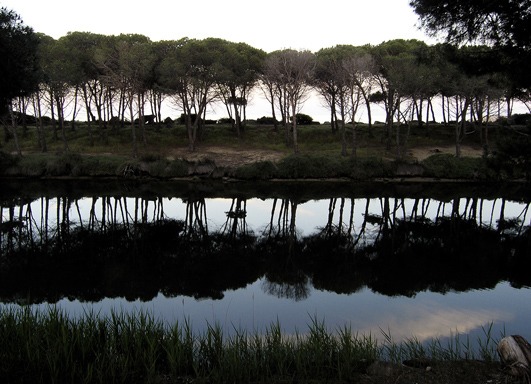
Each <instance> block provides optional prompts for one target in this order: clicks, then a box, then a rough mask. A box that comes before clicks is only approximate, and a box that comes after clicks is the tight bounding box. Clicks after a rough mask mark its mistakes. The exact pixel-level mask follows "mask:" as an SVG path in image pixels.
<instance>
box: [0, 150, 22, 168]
mask: <svg viewBox="0 0 531 384" xmlns="http://www.w3.org/2000/svg"><path fill="white" fill-rule="evenodd" d="M17 162H18V159H17V157H16V156H13V155H11V154H10V153H6V152H2V151H0V173H4V172H5V170H6V169H8V168H10V167H12V166H14V165H16V164H17Z"/></svg>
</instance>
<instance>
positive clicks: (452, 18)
mask: <svg viewBox="0 0 531 384" xmlns="http://www.w3.org/2000/svg"><path fill="white" fill-rule="evenodd" d="M410 5H411V6H412V7H413V9H414V11H415V12H416V13H417V14H418V15H419V17H420V20H421V23H422V26H423V27H424V28H425V29H427V30H428V31H430V32H432V33H434V34H437V33H441V32H444V33H446V38H447V40H449V41H452V42H456V43H462V42H464V41H477V40H480V41H482V42H483V41H489V42H492V43H494V44H495V45H498V46H514V47H517V48H520V49H524V50H529V49H530V48H531V40H530V39H531V33H530V29H529V28H530V25H531V12H530V11H531V8H530V7H531V4H530V3H529V1H527V0H516V1H512V0H501V1H492V2H487V3H486V2H485V1H482V0H468V1H461V0H450V1H433V0H412V1H411V2H410Z"/></svg>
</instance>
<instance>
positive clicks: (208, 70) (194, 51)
mask: <svg viewBox="0 0 531 384" xmlns="http://www.w3.org/2000/svg"><path fill="white" fill-rule="evenodd" d="M216 45H217V39H206V40H193V39H190V40H189V39H181V40H178V41H173V42H167V55H166V57H165V58H164V59H163V60H162V62H161V63H160V64H159V65H158V67H157V78H158V82H159V84H160V86H161V87H162V88H163V89H164V92H166V94H168V95H169V96H170V97H171V98H172V100H173V102H174V103H175V104H176V105H177V106H178V107H179V108H180V109H181V110H182V112H183V114H184V118H185V125H186V131H187V134H188V147H189V150H190V151H191V152H193V151H195V148H196V146H197V142H198V140H199V137H198V132H200V131H201V129H202V125H203V123H202V121H203V117H204V114H205V113H206V109H207V107H208V105H209V104H210V103H211V102H212V101H213V100H214V99H215V98H216V97H217V92H216V89H215V88H216V81H217V79H218V75H217V73H219V71H220V70H221V68H220V67H221V66H220V62H219V59H218V51H217V47H216Z"/></svg>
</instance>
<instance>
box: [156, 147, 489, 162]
mask: <svg viewBox="0 0 531 384" xmlns="http://www.w3.org/2000/svg"><path fill="white" fill-rule="evenodd" d="M438 153H444V154H452V155H453V154H455V146H453V145H450V146H443V147H423V148H411V149H410V150H409V151H408V154H409V155H410V157H412V158H415V159H417V160H418V161H422V160H424V159H426V158H427V157H429V156H432V155H434V154H438ZM461 153H462V156H466V157H480V156H481V155H482V150H481V148H478V147H471V146H462V147H461ZM284 156H285V153H283V152H279V151H270V150H261V149H251V150H241V149H232V148H226V147H200V148H198V149H197V150H196V151H195V152H190V151H189V150H188V149H187V148H175V149H173V150H172V151H171V153H170V154H169V155H168V156H167V158H168V160H175V159H185V160H188V161H200V160H205V159H209V160H212V161H214V162H215V163H216V165H217V166H218V167H238V166H242V165H246V164H251V163H254V162H258V161H267V160H269V161H272V162H275V161H278V160H280V159H281V158H282V157H284Z"/></svg>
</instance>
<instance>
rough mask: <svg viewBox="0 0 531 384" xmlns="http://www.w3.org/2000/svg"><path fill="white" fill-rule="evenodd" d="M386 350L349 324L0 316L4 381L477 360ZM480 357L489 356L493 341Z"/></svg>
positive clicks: (452, 352) (259, 375)
mask: <svg viewBox="0 0 531 384" xmlns="http://www.w3.org/2000/svg"><path fill="white" fill-rule="evenodd" d="M384 334H385V335H386V337H385V341H384V342H383V343H381V344H380V343H378V342H377V341H376V339H374V338H373V337H371V336H370V335H369V336H360V335H358V334H356V333H353V332H352V330H351V329H350V328H348V327H344V328H341V329H339V330H337V331H336V332H329V331H328V330H327V329H326V328H325V326H324V323H322V322H319V321H317V320H315V319H312V321H311V323H310V324H309V326H308V331H307V332H305V333H298V332H297V333H295V334H294V335H286V334H284V333H283V332H282V330H281V326H280V324H278V323H275V324H272V325H271V326H270V327H269V328H268V329H266V330H265V332H263V333H253V334H249V333H247V332H245V331H241V330H236V329H235V330H234V332H233V333H232V334H231V335H228V336H226V335H224V334H223V331H222V329H221V327H220V326H218V325H210V326H209V327H208V329H207V330H206V331H205V332H203V333H200V334H196V333H194V332H193V330H192V327H191V324H190V323H189V322H184V323H176V324H173V325H171V326H170V325H168V324H163V323H162V322H161V321H159V320H156V319H155V318H154V317H153V316H152V315H151V314H149V313H145V312H135V313H132V314H121V313H112V314H111V315H110V316H107V317H104V316H100V315H98V314H95V313H86V314H85V315H84V316H82V317H81V318H77V319H72V318H70V317H68V316H67V315H66V314H65V313H64V312H63V311H61V310H59V309H57V308H55V307H50V308H49V309H48V310H47V311H36V310H31V309H29V308H18V307H16V308H15V307H8V308H6V309H3V310H2V312H1V314H0V382H7V383H8V382H31V383H61V382H69V383H70V382H76V383H111V382H112V383H116V382H127V383H136V382H159V381H162V380H165V382H173V381H175V382H182V381H184V380H188V379H193V380H195V381H196V382H239V383H242V382H246V383H248V382H300V381H308V380H314V381H315V380H317V381H319V380H322V381H334V380H335V381H349V380H353V379H354V378H355V377H356V375H359V374H361V373H364V372H365V370H366V368H367V367H368V366H369V365H370V364H371V363H372V362H373V361H375V360H379V359H387V360H391V361H400V360H404V359H408V358H415V357H427V358H443V359H462V358H473V357H474V356H472V355H470V354H469V352H470V351H471V350H470V349H469V350H468V351H467V353H465V354H464V355H463V354H462V353H461V351H460V350H459V348H461V345H462V343H461V341H460V340H458V339H456V340H455V344H449V345H448V347H449V350H448V349H444V348H443V347H442V346H441V345H440V343H437V341H435V342H433V343H432V345H431V346H428V347H426V346H425V345H424V344H423V343H420V342H418V341H416V340H409V341H407V342H405V343H400V344H395V343H393V342H392V338H391V336H390V335H389V334H388V333H384ZM486 336H487V339H488V340H487V342H486V343H485V342H483V344H482V345H483V346H484V347H485V348H484V349H482V355H484V356H482V357H483V358H488V359H493V358H494V355H495V354H494V352H493V350H491V349H489V348H490V347H489V343H490V344H491V345H492V340H491V337H490V334H487V333H486Z"/></svg>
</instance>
